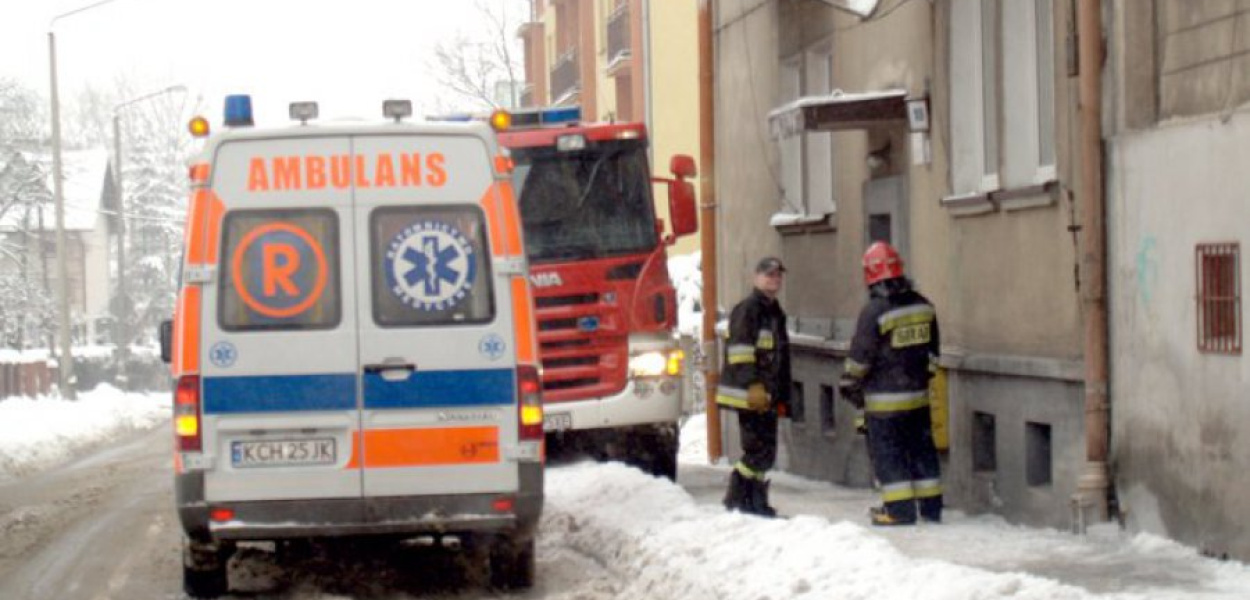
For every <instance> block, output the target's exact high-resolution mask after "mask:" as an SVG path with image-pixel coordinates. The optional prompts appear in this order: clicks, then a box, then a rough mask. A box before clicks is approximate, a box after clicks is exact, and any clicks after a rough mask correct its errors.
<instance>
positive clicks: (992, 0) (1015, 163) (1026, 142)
mask: <svg viewBox="0 0 1250 600" xmlns="http://www.w3.org/2000/svg"><path fill="white" fill-rule="evenodd" d="M950 7H951V11H950V20H949V35H950V106H951V108H950V112H951V114H950V123H951V183H952V187H953V188H954V193H955V195H956V196H968V195H976V194H983V193H987V192H992V191H995V190H997V189H1000V188H1006V189H1012V188H1021V187H1027V186H1032V185H1037V184H1042V183H1046V182H1049V181H1052V180H1053V179H1054V178H1055V139H1054V137H1055V131H1054V122H1055V110H1054V103H1055V89H1054V85H1055V82H1054V77H1055V75H1054V22H1055V20H1054V0H950Z"/></svg>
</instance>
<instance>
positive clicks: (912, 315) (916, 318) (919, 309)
mask: <svg viewBox="0 0 1250 600" xmlns="http://www.w3.org/2000/svg"><path fill="white" fill-rule="evenodd" d="M936 318H937V313H936V312H934V310H933V307H932V306H929V305H928V304H915V305H912V306H904V307H903V308H896V309H894V310H890V311H886V312H885V313H883V314H882V315H881V316H880V317H877V327H878V329H880V331H881V333H887V332H889V331H890V330H891V329H894V328H896V327H902V326H904V325H916V324H919V323H930V322H932V321H933V320H934V319H936Z"/></svg>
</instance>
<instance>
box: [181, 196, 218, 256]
mask: <svg viewBox="0 0 1250 600" xmlns="http://www.w3.org/2000/svg"><path fill="white" fill-rule="evenodd" d="M210 193H211V192H209V191H208V190H206V189H203V188H200V189H196V190H195V191H194V192H191V203H190V204H188V205H187V230H186V231H185V232H183V243H184V244H185V247H186V249H187V264H191V265H202V264H204V219H205V216H206V215H205V211H206V210H207V208H208V198H209V194H210Z"/></svg>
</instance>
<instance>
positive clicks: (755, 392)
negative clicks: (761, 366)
mask: <svg viewBox="0 0 1250 600" xmlns="http://www.w3.org/2000/svg"><path fill="white" fill-rule="evenodd" d="M769 404H771V402H770V401H769V399H768V392H767V391H765V390H764V384H762V383H753V384H751V385H750V386H749V387H747V407H748V408H750V409H751V410H752V411H755V412H764V411H766V410H768V408H769Z"/></svg>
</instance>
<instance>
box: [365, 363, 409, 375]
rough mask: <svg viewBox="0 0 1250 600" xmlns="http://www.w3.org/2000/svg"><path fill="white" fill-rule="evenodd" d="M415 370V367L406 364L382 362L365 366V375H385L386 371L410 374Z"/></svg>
mask: <svg viewBox="0 0 1250 600" xmlns="http://www.w3.org/2000/svg"><path fill="white" fill-rule="evenodd" d="M416 370H417V365H415V364H413V363H406V362H383V363H374V364H371V365H365V373H385V372H387V371H407V372H408V373H412V372H413V371H416Z"/></svg>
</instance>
